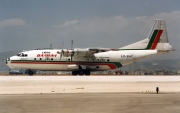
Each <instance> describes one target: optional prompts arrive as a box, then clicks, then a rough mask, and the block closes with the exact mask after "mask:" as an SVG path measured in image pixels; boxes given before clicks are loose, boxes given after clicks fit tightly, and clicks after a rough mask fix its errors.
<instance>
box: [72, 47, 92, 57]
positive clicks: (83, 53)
mask: <svg viewBox="0 0 180 113" xmlns="http://www.w3.org/2000/svg"><path fill="white" fill-rule="evenodd" d="M88 52H89V50H88V49H81V48H77V49H74V53H73V54H74V56H86V55H87V54H88Z"/></svg>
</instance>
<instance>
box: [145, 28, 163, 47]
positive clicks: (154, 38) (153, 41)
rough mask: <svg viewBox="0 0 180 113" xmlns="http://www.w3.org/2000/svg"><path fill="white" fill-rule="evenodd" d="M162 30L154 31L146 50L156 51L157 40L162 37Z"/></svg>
mask: <svg viewBox="0 0 180 113" xmlns="http://www.w3.org/2000/svg"><path fill="white" fill-rule="evenodd" d="M162 32H163V30H154V32H153V34H152V36H151V38H150V40H149V43H148V45H147V47H146V49H151V50H153V49H156V46H157V44H158V42H159V39H160V37H161V35H162Z"/></svg>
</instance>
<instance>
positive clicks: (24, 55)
mask: <svg viewBox="0 0 180 113" xmlns="http://www.w3.org/2000/svg"><path fill="white" fill-rule="evenodd" d="M17 56H19V57H27V56H28V55H27V54H24V53H19V54H17Z"/></svg>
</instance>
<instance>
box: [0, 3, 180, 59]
mask: <svg viewBox="0 0 180 113" xmlns="http://www.w3.org/2000/svg"><path fill="white" fill-rule="evenodd" d="M179 6H180V0H0V52H3V51H17V50H18V51H21V50H29V49H35V48H43V47H49V46H50V44H51V43H52V44H53V48H59V47H62V43H64V47H63V48H70V47H71V46H70V43H71V40H74V47H107V48H109V47H111V48H119V47H123V46H125V45H127V44H130V43H133V42H136V41H139V40H141V39H144V38H146V37H147V35H148V33H149V31H150V29H151V27H152V25H153V23H154V19H156V18H160V19H165V20H166V24H167V30H168V35H169V41H170V43H171V45H172V46H173V47H174V48H175V49H176V50H177V51H176V52H174V53H171V55H167V56H168V58H176V57H177V58H178V55H180V52H179V51H178V50H179V49H180V44H179V43H180V38H179V37H180V7H179ZM175 56H176V57H175Z"/></svg>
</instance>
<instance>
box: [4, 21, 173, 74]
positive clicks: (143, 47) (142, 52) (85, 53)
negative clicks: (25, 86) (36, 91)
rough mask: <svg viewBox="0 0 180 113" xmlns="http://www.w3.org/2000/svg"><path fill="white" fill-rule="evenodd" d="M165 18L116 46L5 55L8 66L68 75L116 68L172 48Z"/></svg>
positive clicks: (166, 51)
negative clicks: (136, 38) (142, 36)
mask: <svg viewBox="0 0 180 113" xmlns="http://www.w3.org/2000/svg"><path fill="white" fill-rule="evenodd" d="M172 50H173V49H172V46H171V45H170V44H169V41H168V35H167V30H166V24H165V20H162V19H156V20H155V23H154V25H153V27H152V29H151V31H150V33H149V35H148V37H147V38H146V39H143V40H141V41H138V42H136V43H133V44H130V45H127V46H125V47H122V48H118V49H110V48H71V49H36V50H30V51H23V52H21V53H19V54H17V55H15V56H12V57H10V58H7V60H6V64H7V65H8V66H9V67H10V68H18V69H25V70H27V71H28V74H29V75H33V74H34V73H33V72H34V70H45V71H72V75H90V73H91V71H104V70H111V69H116V68H120V67H122V66H125V65H128V64H131V63H134V62H137V61H139V60H142V59H145V58H147V57H150V56H153V55H156V54H164V53H168V52H170V51H172Z"/></svg>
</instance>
